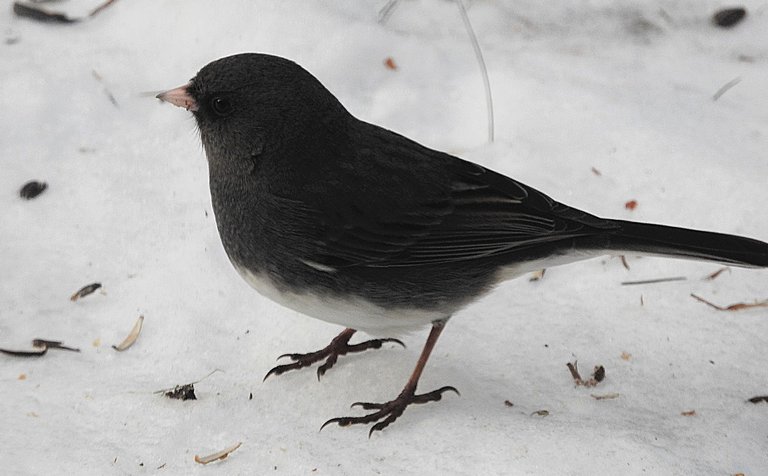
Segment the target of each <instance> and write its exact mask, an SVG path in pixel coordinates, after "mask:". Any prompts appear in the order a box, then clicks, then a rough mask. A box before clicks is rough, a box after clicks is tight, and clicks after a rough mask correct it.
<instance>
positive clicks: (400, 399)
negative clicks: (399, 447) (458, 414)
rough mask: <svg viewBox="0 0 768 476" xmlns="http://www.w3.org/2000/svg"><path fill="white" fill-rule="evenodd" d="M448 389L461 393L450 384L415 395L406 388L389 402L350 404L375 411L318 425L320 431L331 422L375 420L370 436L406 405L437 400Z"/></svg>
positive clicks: (343, 424) (350, 422)
mask: <svg viewBox="0 0 768 476" xmlns="http://www.w3.org/2000/svg"><path fill="white" fill-rule="evenodd" d="M448 391H450V392H454V393H456V395H461V394H460V393H459V391H458V390H456V388H455V387H451V386H445V387H441V388H438V389H437V390H433V391H431V392H428V393H422V394H420V395H416V394H415V392H414V390H412V389H408V388H406V389H405V390H403V392H402V393H400V395H398V396H397V398H395V399H394V400H390V401H389V402H385V403H372V402H355V403H353V404H352V407H353V408H354V407H360V408H362V409H363V410H376V411H374V412H373V413H369V414H367V415H363V416H359V417H337V418H331V419H330V420H328V421H326V422H325V423H323V426H321V427H320V430H321V431H322V429H323V428H325V427H326V426H328V425H331V424H333V423H335V424H337V425H339V426H349V425H358V424H368V423H373V422H377V423H376V424H375V425H373V426H372V427H371V429H370V430H369V431H368V437H369V438H370V437H371V435H372V434H373V432H375V431H381V430H383V429H384V428H386V427H387V426H389V425H390V424H391V423H392V422H394V421H395V420H397V418H398V417H399V416H400V415H402V414H403V412H404V411H405V409H406V408H407V407H408V405H411V404H421V403H428V402H436V401H439V400H440V399H442V398H443V393H445V392H448Z"/></svg>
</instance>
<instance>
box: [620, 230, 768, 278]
mask: <svg viewBox="0 0 768 476" xmlns="http://www.w3.org/2000/svg"><path fill="white" fill-rule="evenodd" d="M616 223H618V224H619V225H620V226H621V230H620V231H619V232H618V233H617V234H616V235H613V236H612V237H611V239H610V241H611V247H612V248H615V249H617V250H622V251H635V252H639V253H643V254H651V255H660V256H670V257H675V256H676V257H681V258H690V259H701V260H706V261H717V262H720V263H726V264H729V265H733V266H743V267H749V268H765V267H768V243H764V242H762V241H759V240H755V239H752V238H746V237H743V236H735V235H727V234H724V233H715V232H711V231H699V230H689V229H685V228H676V227H672V226H665V225H654V224H649V223H648V224H647V223H635V222H630V221H621V220H616Z"/></svg>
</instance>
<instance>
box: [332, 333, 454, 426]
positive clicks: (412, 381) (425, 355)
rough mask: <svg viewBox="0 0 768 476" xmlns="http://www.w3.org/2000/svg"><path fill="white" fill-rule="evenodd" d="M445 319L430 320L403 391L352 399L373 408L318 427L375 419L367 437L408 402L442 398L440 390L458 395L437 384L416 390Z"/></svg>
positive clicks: (363, 405) (452, 389)
mask: <svg viewBox="0 0 768 476" xmlns="http://www.w3.org/2000/svg"><path fill="white" fill-rule="evenodd" d="M445 322H446V321H445V320H440V321H435V322H434V323H433V324H432V330H431V331H430V333H429V337H427V342H426V344H424V349H423V350H422V351H421V355H420V356H419V361H418V362H416V367H415V368H414V369H413V373H412V374H411V377H410V378H409V379H408V383H406V384H405V387H404V388H403V391H402V392H400V395H398V396H397V397H395V399H394V400H391V401H389V402H386V403H370V402H357V403H353V404H352V406H353V407H355V406H359V407H361V408H363V409H364V410H376V411H375V412H372V413H369V414H367V415H364V416H361V417H340V418H331V419H330V420H328V421H327V422H325V423H323V426H322V427H321V428H320V429H321V430H322V429H323V428H325V426H326V425H329V424H331V423H336V424H338V425H339V426H349V425H356V424H358V423H366V424H367V423H373V422H378V423H376V424H375V425H373V426H372V427H371V430H370V431H369V432H368V437H370V436H371V435H372V434H373V432H374V431H380V430H383V429H384V428H386V427H387V426H389V424H390V423H392V422H393V421H395V420H397V418H398V417H399V416H400V415H402V414H403V412H404V411H405V409H406V408H407V407H408V405H410V404H412V403H427V402H436V401H438V400H440V399H441V398H442V396H443V393H445V392H447V391H449V390H450V391H452V392H455V393H456V394H457V395H458V394H459V391H458V390H456V389H455V388H454V387H441V388H438V389H437V390H433V391H431V392H429V393H422V394H420V395H417V394H416V386H417V385H418V383H419V378H420V377H421V372H422V371H423V370H424V366H425V365H426V364H427V360H429V354H430V353H432V349H433V348H434V347H435V343H436V342H437V338H438V337H440V333H441V332H442V330H443V327H445Z"/></svg>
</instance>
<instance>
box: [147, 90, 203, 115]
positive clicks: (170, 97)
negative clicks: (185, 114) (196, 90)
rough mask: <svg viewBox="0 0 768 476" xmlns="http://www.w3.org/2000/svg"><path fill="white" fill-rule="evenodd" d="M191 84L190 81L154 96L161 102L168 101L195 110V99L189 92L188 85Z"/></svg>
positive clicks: (196, 106) (196, 107) (188, 109)
mask: <svg viewBox="0 0 768 476" xmlns="http://www.w3.org/2000/svg"><path fill="white" fill-rule="evenodd" d="M191 85H192V83H187V84H185V85H184V86H179V87H178V88H174V89H169V90H168V91H165V92H164V93H160V94H158V95H157V96H155V97H156V98H157V99H159V100H161V101H163V102H169V103H171V104H173V105H174V106H178V107H183V108H184V109H186V110H187V111H197V109H198V105H197V101H195V98H193V97H192V96H191V95H190V94H189V87H190V86H191Z"/></svg>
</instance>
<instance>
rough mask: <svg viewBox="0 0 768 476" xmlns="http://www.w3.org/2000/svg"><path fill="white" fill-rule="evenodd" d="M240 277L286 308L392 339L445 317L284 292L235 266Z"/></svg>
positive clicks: (265, 277)
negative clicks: (391, 337) (394, 336)
mask: <svg viewBox="0 0 768 476" xmlns="http://www.w3.org/2000/svg"><path fill="white" fill-rule="evenodd" d="M235 269H237V271H238V272H239V273H240V276H242V277H243V279H244V280H245V281H246V282H247V283H248V284H250V285H251V286H252V287H253V288H254V289H255V290H256V291H258V292H259V294H261V295H262V296H264V297H267V298H269V299H271V300H272V301H274V302H276V303H278V304H281V305H283V306H285V307H287V308H290V309H293V310H294V311H298V312H300V313H302V314H306V315H307V316H310V317H314V318H316V319H320V320H323V321H326V322H330V323H333V324H339V325H342V326H344V327H351V328H352V329H357V330H361V331H364V332H366V333H368V334H371V335H375V336H376V335H382V336H393V335H401V334H404V333H408V332H411V331H414V330H417V329H419V328H422V327H425V326H427V325H429V324H431V323H432V321H435V320H438V319H444V318H446V317H449V316H446V315H445V314H443V313H440V312H438V311H421V310H416V309H404V308H401V309H386V308H383V307H381V306H378V305H376V304H373V303H372V302H370V301H366V300H364V299H362V298H349V299H341V298H338V297H335V296H320V295H314V294H309V293H302V294H298V293H292V292H283V291H280V290H279V289H277V287H276V286H275V285H274V283H273V282H272V280H271V279H269V277H267V276H265V275H264V274H254V273H252V272H250V271H249V270H247V269H245V268H243V267H241V266H237V265H235Z"/></svg>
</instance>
